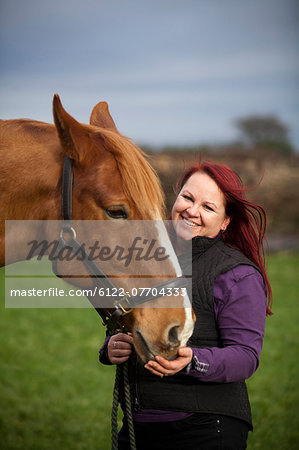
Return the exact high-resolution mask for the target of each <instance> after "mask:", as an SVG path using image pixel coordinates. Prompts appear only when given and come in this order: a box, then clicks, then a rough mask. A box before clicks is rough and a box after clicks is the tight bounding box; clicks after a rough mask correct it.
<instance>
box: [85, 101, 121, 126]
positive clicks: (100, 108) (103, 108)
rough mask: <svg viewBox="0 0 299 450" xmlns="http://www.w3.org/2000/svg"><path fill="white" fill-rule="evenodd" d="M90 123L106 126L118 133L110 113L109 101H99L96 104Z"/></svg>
mask: <svg viewBox="0 0 299 450" xmlns="http://www.w3.org/2000/svg"><path fill="white" fill-rule="evenodd" d="M89 123H90V125H94V126H96V127H101V128H106V129H107V130H112V131H115V132H116V133H118V130H117V128H116V126H115V123H114V120H113V119H112V117H111V115H110V112H109V108H108V103H106V102H99V103H97V104H96V106H95V107H94V108H93V110H92V113H91V116H90V120H89Z"/></svg>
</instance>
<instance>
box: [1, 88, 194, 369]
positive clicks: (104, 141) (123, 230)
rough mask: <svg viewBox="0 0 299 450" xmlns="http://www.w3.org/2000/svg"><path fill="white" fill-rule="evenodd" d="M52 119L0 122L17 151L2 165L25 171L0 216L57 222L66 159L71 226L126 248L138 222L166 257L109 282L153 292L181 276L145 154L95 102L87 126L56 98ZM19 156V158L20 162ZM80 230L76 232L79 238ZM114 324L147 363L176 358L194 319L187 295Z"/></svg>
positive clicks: (102, 104) (154, 303)
mask: <svg viewBox="0 0 299 450" xmlns="http://www.w3.org/2000/svg"><path fill="white" fill-rule="evenodd" d="M53 116H54V122H55V127H54V126H53V125H49V124H43V123H40V122H33V121H25V120H23V121H22V120H21V121H20V120H19V121H7V122H10V123H7V124H5V122H6V121H4V123H3V124H1V126H2V127H4V130H3V132H2V136H3V138H6V140H7V142H8V143H9V142H11V143H12V145H11V146H12V147H13V146H14V147H13V148H18V147H19V149H20V151H19V155H18V156H17V155H15V159H13V157H12V154H10V157H9V158H6V159H9V160H8V161H7V167H9V166H10V167H15V173H16V172H18V171H19V176H22V174H21V172H22V168H23V177H22V183H20V181H19V182H18V184H17V187H16V189H14V191H13V192H12V193H10V194H9V195H10V196H12V198H13V205H14V206H13V207H12V208H10V209H9V208H7V207H5V206H3V203H4V202H7V198H5V197H4V198H3V195H2V199H0V206H1V203H2V210H3V212H4V214H3V217H4V218H6V219H10V220H11V219H23V220H28V219H34V220H41V219H43V220H59V219H61V184H62V181H61V180H62V166H63V159H64V157H65V156H67V157H68V158H70V159H71V160H72V164H73V187H72V219H73V221H80V222H81V223H83V225H82V227H83V228H84V222H85V221H89V222H90V221H92V222H93V223H97V222H98V223H104V227H105V230H109V229H111V230H112V229H113V227H117V230H119V231H118V232H117V234H118V239H120V240H121V241H124V242H125V241H126V240H127V239H128V226H130V223H134V222H135V221H136V222H137V223H138V224H139V225H137V226H140V224H141V223H142V221H158V222H159V225H157V226H154V227H153V228H152V231H151V233H152V238H153V240H154V241H155V243H156V245H157V246H160V247H164V248H167V256H168V258H167V261H166V262H165V264H164V263H163V268H161V267H162V266H161V264H160V265H159V266H158V269H157V265H156V264H154V263H153V261H152V262H151V264H150V265H149V264H147V266H146V268H145V267H143V264H144V263H143V261H140V262H139V263H138V265H137V266H135V267H134V274H133V275H134V277H132V276H130V277H125V276H124V275H125V274H124V273H123V272H122V271H121V270H122V269H120V272H119V273H120V274H121V276H119V277H118V278H117V280H116V281H115V284H116V285H117V286H118V287H120V288H124V289H125V290H126V291H130V292H131V291H132V289H133V288H136V289H138V290H139V289H141V288H144V287H153V286H155V285H156V284H157V278H158V277H157V273H159V276H160V278H161V277H162V279H163V280H167V278H171V277H178V276H180V275H181V269H180V267H179V264H178V261H177V259H176V256H175V254H174V251H173V249H172V247H171V244H170V241H169V238H168V235H167V233H166V231H165V229H164V228H163V226H161V220H162V218H163V210H164V202H163V194H162V190H161V187H160V183H159V180H158V178H157V176H156V174H155V172H154V170H153V169H152V167H151V166H150V164H149V163H148V161H147V159H146V156H145V154H144V153H143V152H142V151H141V150H140V149H139V148H138V147H137V146H136V145H134V144H133V143H132V142H131V141H130V140H129V139H128V138H126V137H124V136H123V135H122V134H121V133H119V131H118V130H117V128H116V126H115V123H114V121H113V119H112V117H111V115H110V113H109V109H108V105H107V103H105V102H100V103H98V104H97V105H96V106H95V107H94V108H93V111H92V113H91V116H90V123H89V124H82V123H79V122H78V121H77V120H75V119H74V118H73V117H72V116H71V115H69V114H68V113H67V112H66V110H65V109H64V108H63V106H62V104H61V101H60V99H59V96H58V95H55V96H54V99H53ZM5 127H6V128H5ZM16 131H17V133H16ZM13 133H15V138H14V139H13V138H12V134H13ZM12 141H13V142H12ZM3 145H4V146H5V145H6V146H7V145H8V144H5V143H4V144H3ZM25 147H26V148H25ZM20 154H21V156H22V157H23V161H22V164H20ZM25 155H26V157H25ZM14 161H15V166H14ZM26 161H27V162H28V161H30V163H31V164H32V165H33V166H34V167H33V169H34V171H33V173H34V175H32V172H31V176H30V173H29V172H28V169H26ZM4 162H5V155H4ZM20 169H21V170H20ZM5 174H6V176H7V182H8V185H10V186H11V187H12V186H13V183H12V178H13V177H14V176H15V174H14V175H12V174H9V170H7V171H6V172H5ZM0 188H1V186H0ZM26 192H27V193H28V192H30V195H31V199H30V200H31V201H28V200H29V199H27V203H26V198H25V197H26ZM24 193H25V196H24ZM18 205H19V207H18ZM24 205H26V207H24ZM81 231H82V230H80V229H79V234H80V233H81ZM82 233H83V231H82ZM95 233H96V231H95ZM85 236H86V234H85ZM100 238H101V239H100V240H101V242H103V241H104V242H105V246H107V247H109V248H113V247H115V245H116V244H115V233H112V232H107V233H105V236H103V234H101V236H100ZM88 239H91V237H90V236H89V238H88ZM92 240H93V241H94V240H98V237H97V236H96V234H95V236H92ZM118 242H119V241H118ZM15 248H16V250H14V255H13V257H12V261H8V262H14V261H17V260H21V259H22V257H23V255H21V254H18V250H17V248H18V247H17V246H15ZM101 264H102V263H101ZM109 264H110V265H109ZM115 264H116V263H115V262H113V261H112V262H111V261H107V263H106V265H105V270H106V273H108V275H109V273H111V267H110V266H111V265H112V266H113V265H114V266H113V267H114V269H115ZM149 267H151V269H149ZM61 270H62V272H63V271H64V270H65V272H64V275H63V276H64V277H65V278H68V275H69V274H70V271H72V270H73V268H71V269H68V268H67V267H66V266H65V265H64V264H62V265H61ZM68 270H69V272H68ZM151 270H152V272H151ZM157 270H158V272H157ZM109 271H110V272H109ZM114 273H115V272H114ZM144 273H146V275H148V277H147V286H145V285H144V279H143V274H144ZM80 275H83V278H80V280H81V281H80V283H82V279H84V280H85V281H84V282H85V283H87V285H88V283H89V279H88V271H86V270H85V268H83V269H82V272H81V274H80ZM84 277H85V278H84ZM72 283H76V282H74V281H72ZM169 306H170V307H169ZM120 322H121V325H122V326H124V327H125V328H126V329H127V330H128V331H131V332H132V333H133V337H134V346H135V349H136V352H137V353H138V355H139V356H140V358H141V359H142V360H143V361H147V360H148V359H152V358H154V357H155V355H158V354H160V355H162V356H164V357H166V358H172V357H174V356H175V354H176V352H177V349H178V347H180V346H184V345H186V342H187V340H188V338H189V337H190V335H191V334H192V331H193V326H194V315H193V312H192V310H191V307H190V303H189V299H188V296H187V294H186V293H179V295H170V296H169V297H168V303H167V307H165V304H163V302H162V299H161V298H157V299H154V300H151V301H150V302H148V304H147V305H146V306H145V307H136V308H133V309H132V310H131V311H130V312H129V313H128V314H125V315H123V317H122V318H121V319H120Z"/></svg>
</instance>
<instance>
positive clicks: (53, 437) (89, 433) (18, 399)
mask: <svg viewBox="0 0 299 450" xmlns="http://www.w3.org/2000/svg"><path fill="white" fill-rule="evenodd" d="M298 267H299V254H277V255H272V256H271V258H270V266H269V273H270V278H271V283H272V286H273V291H274V308H273V310H274V312H275V315H274V316H273V317H271V318H268V319H267V329H266V337H265V343H264V349H263V353H262V358H261V363H260V368H259V370H258V371H257V373H256V374H255V375H254V376H253V377H252V378H251V379H250V380H249V381H248V386H249V393H250V399H251V405H252V410H253V418H254V425H255V430H254V433H250V438H249V443H248V449H249V450H251V449H263V450H265V449H266V450H267V449H272V450H273V449H279V450H283V449H285V450H292V449H294V450H295V449H297V448H298V447H299V413H298V411H299V408H298V404H299V401H298V400H299V395H298V392H299V389H298V386H297V381H298V380H297V377H298V378H299V371H298V369H299V363H298V340H299V339H298V323H299V305H298V303H299V301H298V300H299V276H298V275H299V273H298V272H299V271H298ZM0 276H1V278H0V281H1V293H2V296H1V313H0V329H1V345H0V355H1V367H0V380H1V410H0V448H1V449H5V450H12V449H13V450H15V449H22V450H27V449H30V450H31V449H34V450H45V449H51V450H52V449H57V450H68V449H72V450H79V449H80V450H87V449H88V450H93V449H98V450H101V449H102V450H108V449H110V412H111V402H112V387H113V382H114V368H113V367H104V366H102V365H100V364H99V363H98V349H99V347H100V345H101V343H102V341H103V338H104V328H103V327H102V325H101V323H100V320H99V317H98V315H97V314H96V313H95V312H94V311H93V310H91V309H60V310H59V309H5V308H4V288H3V285H4V270H3V269H2V270H1V271H0ZM182 450H184V449H182Z"/></svg>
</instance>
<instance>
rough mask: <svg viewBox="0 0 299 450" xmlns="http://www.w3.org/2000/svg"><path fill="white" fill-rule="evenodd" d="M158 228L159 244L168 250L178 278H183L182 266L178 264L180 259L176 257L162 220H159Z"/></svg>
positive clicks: (157, 222)
mask: <svg viewBox="0 0 299 450" xmlns="http://www.w3.org/2000/svg"><path fill="white" fill-rule="evenodd" d="M156 227H157V229H158V233H159V242H160V243H161V245H162V246H163V247H164V248H165V249H166V254H167V255H169V259H170V261H171V263H172V265H173V268H174V270H175V275H176V276H177V277H180V276H182V269H181V266H180V265H179V262H178V258H177V256H176V253H175V251H174V249H173V246H172V244H171V242H170V239H169V236H168V233H167V231H166V228H165V225H164V222H163V221H162V220H157V221H156Z"/></svg>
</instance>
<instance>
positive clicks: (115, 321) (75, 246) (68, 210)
mask: <svg viewBox="0 0 299 450" xmlns="http://www.w3.org/2000/svg"><path fill="white" fill-rule="evenodd" d="M72 189H73V162H72V160H71V159H70V158H69V157H68V156H65V157H64V164H63V174H62V220H63V221H62V229H61V232H60V238H59V243H58V246H57V250H56V255H58V254H59V253H60V252H61V251H63V249H64V248H65V247H68V248H71V249H72V250H74V251H75V252H76V251H78V250H79V249H80V252H81V254H82V252H83V263H84V265H85V267H86V268H87V270H88V272H89V275H90V276H91V277H92V278H93V280H94V282H95V283H96V285H97V286H98V287H99V288H104V289H109V290H112V289H114V290H115V291H116V292H118V289H117V287H116V286H115V284H114V283H112V282H111V281H110V279H109V278H108V277H107V275H106V274H105V273H104V272H103V271H102V270H101V268H100V267H99V266H98V265H97V264H96V263H95V262H94V261H93V260H92V259H91V258H89V254H88V253H87V252H86V251H85V248H84V247H82V245H81V244H80V243H79V242H78V241H77V239H76V231H75V230H74V228H73V227H72ZM65 234H68V235H69V236H70V239H68V240H65V239H64V235H65ZM57 261H58V258H55V257H54V259H53V261H52V269H53V272H54V273H55V275H56V276H58V277H61V275H60V274H59V273H58V268H57ZM186 286H187V279H186V278H185V277H177V278H172V279H170V280H168V281H166V282H164V283H162V284H159V285H156V286H155V288H156V289H151V293H150V294H148V292H147V293H144V294H142V293H140V294H137V295H134V296H133V295H132V296H129V295H125V296H123V295H119V296H117V297H116V302H115V304H114V308H115V310H114V312H113V313H110V312H109V311H106V310H105V309H103V308H98V306H97V305H95V303H94V299H93V297H92V296H87V298H88V300H89V301H90V303H91V304H92V306H93V307H94V308H95V310H96V311H97V313H98V314H99V315H100V316H101V317H102V319H103V325H105V326H106V327H107V328H108V331H109V333H110V334H113V333H115V332H116V330H117V326H120V328H121V329H123V327H122V326H121V325H120V324H119V321H120V319H121V317H122V316H124V315H125V314H128V313H129V312H131V310H132V309H133V308H135V307H136V306H138V305H141V304H143V303H146V302H148V301H149V300H154V299H155V298H159V297H161V293H160V292H161V289H163V288H166V289H167V288H170V289H175V288H182V287H186Z"/></svg>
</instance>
